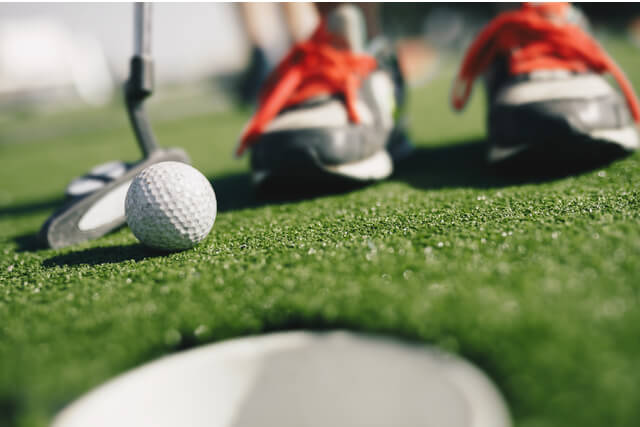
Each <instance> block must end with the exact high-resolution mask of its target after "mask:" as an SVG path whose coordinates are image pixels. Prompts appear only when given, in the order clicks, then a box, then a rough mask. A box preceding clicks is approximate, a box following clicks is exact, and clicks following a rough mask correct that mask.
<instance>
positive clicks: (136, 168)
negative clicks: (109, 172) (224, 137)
mask: <svg viewBox="0 0 640 427" xmlns="http://www.w3.org/2000/svg"><path fill="white" fill-rule="evenodd" d="M166 161H176V162H183V163H187V164H189V163H190V159H189V156H188V155H187V153H186V152H185V151H184V150H182V149H179V148H171V149H158V150H155V151H153V152H152V153H151V154H150V156H149V157H147V158H145V159H143V160H141V161H140V162H138V163H136V164H134V165H133V166H131V168H130V169H129V170H127V172H125V173H124V175H122V176H121V177H119V178H118V179H115V180H113V181H112V182H110V183H109V184H107V185H105V186H104V187H102V188H100V189H99V190H96V191H95V192H93V193H90V194H87V195H86V196H83V197H79V198H75V199H71V200H69V202H67V203H66V204H65V205H64V206H62V207H61V208H60V209H59V210H57V211H56V212H55V213H54V214H53V215H51V216H50V217H49V219H48V220H47V221H46V222H45V223H44V225H43V226H42V229H41V230H40V239H41V241H42V242H43V243H44V244H45V245H46V246H47V247H50V248H53V249H60V248H63V247H66V246H70V245H73V244H76V243H80V242H85V241H88V240H92V239H97V238H98V237H102V236H104V235H105V234H107V233H109V232H111V231H113V230H115V229H116V228H119V227H121V226H122V225H124V223H125V221H126V219H125V215H124V200H125V197H126V195H127V191H128V189H129V185H130V184H131V181H132V180H133V178H134V177H135V176H136V175H137V174H138V173H140V172H141V171H142V170H144V169H146V168H147V167H149V166H151V165H152V164H155V163H160V162H166Z"/></svg>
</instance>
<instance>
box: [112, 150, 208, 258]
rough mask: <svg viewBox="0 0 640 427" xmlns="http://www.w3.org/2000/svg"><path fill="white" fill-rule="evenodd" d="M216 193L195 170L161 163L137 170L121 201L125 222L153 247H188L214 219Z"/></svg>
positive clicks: (193, 243)
mask: <svg viewBox="0 0 640 427" xmlns="http://www.w3.org/2000/svg"><path fill="white" fill-rule="evenodd" d="M216 212H217V203H216V195H215V193H214V191H213V187H211V183H209V181H208V180H207V178H205V176H204V175H202V174H201V173H200V172H199V171H198V170H197V169H195V168H193V167H191V166H189V165H187V164H185V163H179V162H161V163H156V164H154V165H151V166H149V167H148V168H146V169H144V170H143V171H142V172H140V173H139V174H138V175H136V177H135V178H134V179H133V181H132V182H131V186H129V191H128V192H127V198H126V200H125V214H126V217H127V223H128V224H129V228H131V231H132V232H133V234H134V235H135V236H136V237H137V238H138V240H140V242H142V243H143V244H145V245H147V246H149V247H152V248H154V249H159V250H166V251H175V250H182V249H188V248H191V247H193V246H195V245H196V244H198V243H199V242H200V241H202V239H204V238H205V237H207V235H208V234H209V232H210V231H211V228H212V227H213V222H214V221H215V219H216Z"/></svg>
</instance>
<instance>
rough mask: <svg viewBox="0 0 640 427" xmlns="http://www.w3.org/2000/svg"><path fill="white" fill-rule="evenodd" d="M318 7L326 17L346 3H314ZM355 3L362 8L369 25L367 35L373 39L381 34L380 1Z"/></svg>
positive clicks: (319, 11)
mask: <svg viewBox="0 0 640 427" xmlns="http://www.w3.org/2000/svg"><path fill="white" fill-rule="evenodd" d="M314 4H315V5H316V8H317V9H318V13H320V15H321V16H323V17H325V16H327V15H328V14H329V13H331V11H332V10H333V9H335V8H336V7H338V6H340V5H342V4H344V3H314ZM354 5H356V6H358V7H359V8H360V9H361V10H362V14H363V15H364V19H365V25H366V27H367V36H368V38H369V39H373V38H375V37H377V36H379V35H380V31H381V24H380V8H379V5H378V3H354Z"/></svg>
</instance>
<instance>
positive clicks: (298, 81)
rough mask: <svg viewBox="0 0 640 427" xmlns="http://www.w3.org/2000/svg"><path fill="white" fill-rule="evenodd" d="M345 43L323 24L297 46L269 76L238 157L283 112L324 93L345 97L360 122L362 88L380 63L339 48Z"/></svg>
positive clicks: (356, 119)
mask: <svg viewBox="0 0 640 427" xmlns="http://www.w3.org/2000/svg"><path fill="white" fill-rule="evenodd" d="M341 45H344V41H343V40H341V39H340V38H339V37H337V36H335V35H333V34H331V33H330V32H329V31H328V30H327V27H326V24H325V22H324V21H323V22H321V23H320V25H318V28H317V29H316V31H315V32H314V33H313V35H312V36H311V38H310V39H309V40H307V41H306V42H303V43H299V44H297V45H295V46H294V47H293V48H292V49H291V52H289V54H288V55H287V56H286V57H285V58H284V59H283V60H282V62H281V63H280V65H278V67H277V68H276V69H275V70H274V72H273V73H272V74H271V76H269V78H268V79H267V82H266V84H265V86H264V88H263V90H262V94H261V95H260V102H259V108H258V111H257V112H256V113H255V115H254V116H253V118H252V119H251V121H250V122H249V124H248V125H247V128H246V129H245V131H244V133H243V135H242V137H241V139H240V144H239V145H238V148H237V150H236V155H238V156H239V155H241V154H242V153H243V152H244V151H245V150H246V149H247V148H248V147H250V146H251V145H252V144H253V143H255V141H256V140H257V138H258V137H259V136H260V134H262V132H264V130H265V128H266V127H267V125H268V124H269V122H270V121H271V120H273V118H274V117H276V116H277V115H278V113H279V112H280V111H282V110H283V109H284V108H287V107H289V106H291V105H295V104H298V103H300V102H303V101H305V100H307V99H310V98H312V97H314V96H317V95H321V94H330V95H332V94H342V95H343V96H344V102H345V105H346V108H347V112H348V115H349V120H351V121H352V122H354V123H358V122H359V120H360V119H359V117H358V112H357V111H356V100H357V94H358V89H359V87H360V85H361V83H362V80H363V78H364V77H366V76H367V75H368V74H369V73H371V72H372V71H373V70H375V69H376V67H377V63H376V60H375V59H374V58H373V57H371V56H367V55H356V54H354V53H353V52H351V51H349V50H348V49H338V48H336V47H335V46H341Z"/></svg>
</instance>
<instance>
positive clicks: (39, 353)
mask: <svg viewBox="0 0 640 427" xmlns="http://www.w3.org/2000/svg"><path fill="white" fill-rule="evenodd" d="M609 45H610V47H611V48H612V50H611V52H612V53H613V55H614V56H615V57H616V58H617V59H618V60H619V62H620V63H621V64H622V65H623V67H625V68H626V70H627V72H628V73H629V74H630V76H631V78H632V80H634V81H635V84H636V87H640V63H639V61H638V58H640V55H638V54H637V53H636V52H635V50H634V48H633V47H632V46H630V45H628V44H626V43H625V42H616V41H612V42H610V44H609ZM450 78H451V76H450V75H449V74H448V73H444V74H443V75H441V76H440V77H438V78H437V79H436V80H435V81H433V82H431V83H430V84H429V85H428V86H426V87H424V88H421V89H418V90H414V91H413V92H412V96H411V98H410V105H409V108H408V110H409V111H410V114H411V117H412V122H411V134H412V137H413V140H414V142H415V143H416V145H417V150H416V152H415V153H414V155H413V156H412V158H411V159H409V160H407V161H406V162H405V163H404V164H402V165H400V166H399V168H398V170H397V172H396V174H395V175H394V177H393V178H392V179H390V180H388V181H386V182H384V183H380V184H376V185H371V186H368V187H365V188H361V189H357V190H354V191H351V192H347V193H343V194H335V195H326V196H321V197H315V198H311V199H304V200H298V201H287V202H277V203H274V202H268V201H264V200H258V199H256V198H255V197H254V196H253V193H252V191H251V189H250V186H249V182H250V181H249V178H248V175H247V169H248V168H247V163H246V160H245V161H235V160H233V159H232V158H231V152H232V148H233V146H234V144H235V141H236V137H237V135H238V133H239V132H240V130H241V128H242V126H243V124H244V122H245V120H246V119H247V118H248V113H247V112H238V111H228V112H221V113H217V114H200V115H196V116H191V117H187V118H179V119H172V120H164V121H157V122H156V123H155V124H156V133H157V135H158V136H159V139H160V141H161V143H162V144H163V145H166V146H182V147H184V148H186V149H187V151H188V152H189V153H190V154H191V156H192V158H193V160H194V164H195V166H196V167H198V168H199V169H200V170H201V171H203V172H204V173H205V174H206V175H207V176H209V177H210V178H211V180H212V182H213V185H214V187H215V189H216V191H217V195H218V201H219V215H218V217H217V220H216V224H215V226H214V229H213V232H212V233H211V235H210V236H209V237H208V238H207V239H206V240H205V241H204V242H203V243H202V244H201V245H199V246H197V247H196V248H195V249H193V250H189V251H185V252H180V253H174V254H170V255H159V254H156V253H153V252H150V251H148V250H146V249H145V248H143V247H142V246H141V245H139V244H138V243H137V242H136V240H135V238H134V237H133V235H132V234H131V232H130V231H129V230H128V229H127V228H123V229H121V230H119V231H117V232H115V233H113V234H111V235H109V236H107V237H104V238H101V239H98V240H96V241H94V242H91V243H87V244H81V245H78V246H74V247H71V248H68V249H64V250H45V249H41V248H39V247H38V246H37V243H36V240H35V238H34V233H36V232H37V231H38V229H39V227H40V225H41V223H42V222H43V221H44V220H45V219H46V218H47V216H48V215H49V214H50V213H51V212H52V211H53V210H54V208H55V207H56V206H57V205H58V204H59V203H60V202H61V201H62V191H63V188H64V186H65V185H66V184H67V182H68V180H69V179H70V178H71V177H73V176H76V175H79V174H82V173H84V172H85V171H86V170H87V168H88V167H90V166H92V165H95V164H98V163H101V162H104V161H106V160H110V159H114V158H120V159H125V160H133V159H135V158H136V157H137V156H138V153H137V148H136V146H135V144H134V142H133V137H132V134H131V132H130V130H129V128H128V126H127V122H126V118H125V115H124V111H123V110H122V109H121V108H119V107H118V108H111V109H109V110H105V111H97V112H93V113H72V114H64V115H35V116H24V117H14V118H11V119H5V121H4V122H3V126H2V129H0V158H1V159H2V166H1V167H0V183H1V184H0V424H1V425H17V426H39V425H45V424H46V423H47V422H48V421H49V420H50V419H51V416H52V415H53V414H54V413H55V412H56V411H58V410H59V409H60V408H61V407H63V406H64V405H65V404H67V403H69V402H70V401H71V400H72V399H74V398H76V397H78V396H79V395H80V394H82V393H84V392H86V391H87V390H89V389H90V388H91V387H93V386H96V385H98V384H100V383H102V382H104V381H105V380H107V379H109V378H112V377H113V376H115V375H117V374H119V373H122V372H124V371H125V370H127V369H129V368H132V367H134V366H137V365H140V364H142V363H144V362H147V361H149V360H151V359H153V358H156V357H158V356H161V355H163V354H167V353H171V352H175V351H179V350H181V349H185V348H190V347H193V346H197V345H200V344H203V343H208V342H212V341H219V340H222V339H226V338H230V337H236V336H241V335H248V334H260V333H264V332H267V331H274V330H285V329H300V328H310V329H327V328H346V329H351V330H358V331H368V332H374V333H380V334H388V335H392V336H396V337H403V338H405V339H408V340H418V341H424V342H429V343H435V344H437V345H439V346H442V347H443V348H445V349H448V350H450V351H453V352H457V353H459V354H461V355H462V356H464V357H466V358H468V359H469V360H471V361H472V362H474V363H475V364H477V365H478V366H480V367H481V368H482V369H484V370H485V371H486V372H487V373H488V374H489V375H490V377H491V378H492V379H493V380H494V381H495V382H496V384H497V385H498V386H499V388H500V389H501V390H502V392H503V393H504V395H505V397H506V399H507V401H508V404H509V406H510V409H511V412H512V415H513V417H514V420H515V424H516V425H517V426H527V427H534V426H535V427H542V426H583V427H586V426H602V425H608V426H632V425H637V422H638V420H639V419H640V406H639V405H638V402H639V401H640V370H639V369H638V355H640V340H639V339H638V332H637V331H638V325H639V324H640V309H639V307H638V305H639V302H640V299H639V296H638V292H639V291H638V289H639V288H640V268H639V267H638V263H637V259H638V257H639V256H640V224H639V217H640V214H639V210H640V190H639V189H638V185H637V182H638V180H639V179H640V156H639V155H632V156H630V157H628V158H626V159H623V160H620V161H617V162H615V163H613V164H610V165H607V166H603V167H599V168H597V169H594V170H590V171H586V172H582V173H580V174H576V175H571V176H567V177H562V178H557V179H549V178H544V179H543V178H539V177H538V178H536V177H535V176H533V177H528V178H522V177H517V178H514V177H512V176H504V175H501V174H498V173H497V172H496V171H494V170H492V169H491V168H489V167H487V166H486V165H485V164H484V162H483V154H484V151H483V150H484V147H483V145H482V141H483V138H484V107H483V99H482V93H481V92H482V91H481V90H477V91H476V93H475V98H474V100H473V102H472V104H471V105H470V106H469V108H468V109H467V111H466V113H465V114H463V115H454V114H453V113H451V112H450V110H449V106H448V105H449V104H448V100H447V95H448V92H449V81H450ZM60 129H63V130H60ZM381 369H384V367H381Z"/></svg>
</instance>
